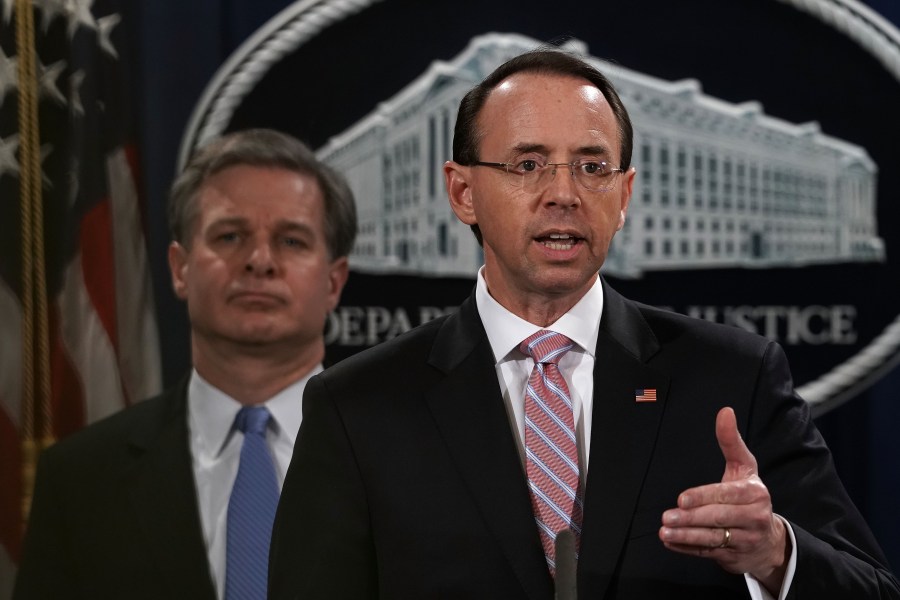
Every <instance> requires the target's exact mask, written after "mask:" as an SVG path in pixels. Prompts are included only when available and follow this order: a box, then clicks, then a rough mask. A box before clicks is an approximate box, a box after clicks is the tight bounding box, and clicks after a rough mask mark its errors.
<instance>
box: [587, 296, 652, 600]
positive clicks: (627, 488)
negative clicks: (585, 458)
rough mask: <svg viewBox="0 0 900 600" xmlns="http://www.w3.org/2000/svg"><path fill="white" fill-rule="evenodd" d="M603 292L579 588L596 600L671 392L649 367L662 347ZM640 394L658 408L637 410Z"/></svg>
mask: <svg viewBox="0 0 900 600" xmlns="http://www.w3.org/2000/svg"><path fill="white" fill-rule="evenodd" d="M603 291H604V308H603V318H602V321H601V324H600V335H599V338H598V340H597V351H596V355H595V356H596V362H595V366H594V400H593V417H592V421H591V456H590V462H589V465H588V479H587V487H586V490H585V492H586V493H585V511H584V524H583V526H584V528H583V533H582V539H581V553H580V557H579V567H578V578H579V582H580V584H581V585H580V586H579V587H580V588H582V585H583V586H585V587H586V588H589V589H591V592H592V594H596V595H597V596H598V597H602V594H603V592H604V591H605V590H606V588H607V586H608V584H609V582H610V578H611V577H612V575H613V574H614V572H615V569H616V565H617V563H618V560H619V556H620V554H621V552H622V550H623V548H624V546H625V542H626V540H627V536H628V530H629V527H630V524H631V521H632V517H633V515H634V511H635V507H636V506H637V503H638V498H639V496H640V492H641V486H642V485H643V481H644V476H645V474H646V472H647V469H648V467H649V464H650V459H651V457H652V455H653V448H654V445H655V443H656V436H657V433H658V431H659V426H660V423H661V420H662V414H663V409H664V408H665V403H666V394H667V390H668V385H669V377H668V375H666V374H663V373H660V372H657V371H655V370H653V369H651V368H650V367H649V366H648V365H647V364H646V362H647V361H648V360H649V359H650V357H651V356H653V354H655V353H656V352H657V351H658V349H659V344H658V342H657V340H656V337H655V336H654V335H653V333H652V332H651V331H650V329H649V327H648V326H647V324H646V322H645V321H644V319H643V317H642V316H641V314H640V312H639V311H638V309H637V307H636V306H634V305H633V304H631V303H629V302H628V301H627V300H625V299H624V298H623V297H622V296H620V295H619V294H618V293H616V292H615V291H614V290H612V289H611V288H610V287H609V286H608V285H606V283H605V282H604V290H603ZM641 389H655V390H656V394H657V399H656V401H655V402H638V401H637V400H636V393H637V392H636V390H641ZM660 514H661V513H660ZM587 582H589V584H588V583H587Z"/></svg>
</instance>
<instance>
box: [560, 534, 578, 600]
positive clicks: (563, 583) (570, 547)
mask: <svg viewBox="0 0 900 600" xmlns="http://www.w3.org/2000/svg"><path fill="white" fill-rule="evenodd" d="M554 546H555V548H556V578H555V579H554V587H555V589H556V600H577V598H578V587H577V585H576V577H575V574H576V571H577V569H578V561H577V560H576V558H575V534H574V533H572V530H571V529H569V528H565V529H561V530H560V531H559V533H557V534H556V541H555V542H554Z"/></svg>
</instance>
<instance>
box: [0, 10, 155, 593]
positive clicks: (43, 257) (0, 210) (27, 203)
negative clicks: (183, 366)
mask: <svg viewBox="0 0 900 600" xmlns="http://www.w3.org/2000/svg"><path fill="white" fill-rule="evenodd" d="M117 1H118V0H0V582H4V583H3V584H2V585H0V598H3V597H4V596H5V595H6V594H8V593H9V591H8V586H9V584H10V583H11V582H12V580H13V573H14V571H15V564H16V562H17V561H18V558H19V553H20V546H21V536H22V532H23V524H24V519H25V517H26V514H27V507H28V502H29V499H30V490H31V485H32V483H33V482H32V477H33V469H34V461H35V458H36V455H37V452H38V451H39V450H40V449H41V448H42V447H45V446H46V445H48V444H50V443H52V442H53V441H54V440H58V439H61V438H63V437H65V436H66V435H68V434H70V433H72V432H74V431H76V430H77V429H79V428H81V427H83V426H84V425H86V424H88V423H91V422H93V421H96V420H97V419H100V418H102V417H104V416H106V415H109V414H111V413H113V412H115V411H117V410H120V409H121V408H123V407H125V406H127V405H128V404H130V403H132V402H135V401H137V400H140V399H142V398H145V397H147V396H150V395H153V394H155V393H157V392H158V391H159V388H160V384H161V372H160V357H159V342H158V337H157V330H156V317H155V312H154V309H153V295H152V290H151V287H150V278H149V271H148V265H147V257H146V249H145V243H144V235H143V225H142V214H143V213H142V210H141V205H140V198H139V193H138V188H137V185H136V175H137V166H138V163H137V155H136V151H135V139H134V131H133V119H132V116H133V115H132V113H131V109H130V106H131V103H130V102H129V94H130V90H131V87H130V86H129V82H128V81H126V80H125V77H126V76H127V69H124V68H123V64H125V62H126V60H125V59H126V58H127V55H126V54H125V53H126V52H127V48H126V47H125V42H126V41H127V39H128V37H127V35H126V33H125V31H124V30H123V26H122V25H123V24H122V19H121V15H120V13H119V11H118V10H117V5H116V4H115V2H117ZM32 450H33V451H32Z"/></svg>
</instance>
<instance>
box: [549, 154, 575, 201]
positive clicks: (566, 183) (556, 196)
mask: <svg viewBox="0 0 900 600" xmlns="http://www.w3.org/2000/svg"><path fill="white" fill-rule="evenodd" d="M547 168H549V169H550V173H549V174H548V175H549V176H550V183H549V185H548V186H547V189H546V190H545V192H544V201H545V202H546V203H547V204H548V206H549V205H556V206H560V207H562V208H575V207H576V206H578V205H580V204H581V190H580V186H579V185H578V184H577V183H576V182H575V172H574V167H573V166H572V165H570V164H566V163H563V164H553V165H548V167H547ZM557 171H558V172H557Z"/></svg>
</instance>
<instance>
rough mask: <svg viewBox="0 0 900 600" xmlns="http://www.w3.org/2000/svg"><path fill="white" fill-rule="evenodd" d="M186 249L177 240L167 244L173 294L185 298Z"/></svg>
mask: <svg viewBox="0 0 900 600" xmlns="http://www.w3.org/2000/svg"><path fill="white" fill-rule="evenodd" d="M187 255H188V251H187V250H186V249H185V248H184V246H182V245H181V244H179V243H178V242H172V243H171V244H169V254H168V257H169V272H170V274H171V276H172V289H173V290H174V291H175V295H176V296H178V297H179V298H181V299H182V300H187V275H188V273H187V271H188V268H189V267H188V260H187V258H188V256H187Z"/></svg>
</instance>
